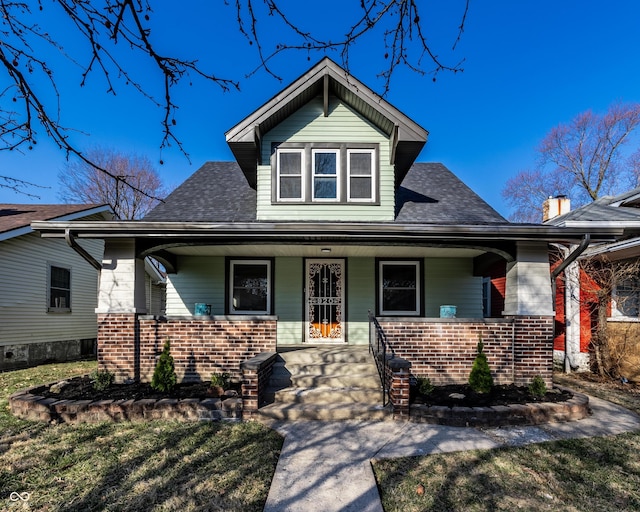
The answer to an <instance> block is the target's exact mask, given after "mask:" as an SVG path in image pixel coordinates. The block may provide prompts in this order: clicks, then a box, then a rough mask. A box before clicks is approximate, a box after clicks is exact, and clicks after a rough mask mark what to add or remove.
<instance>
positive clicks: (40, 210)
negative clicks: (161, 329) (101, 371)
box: [0, 204, 111, 370]
mask: <svg viewBox="0 0 640 512" xmlns="http://www.w3.org/2000/svg"><path fill="white" fill-rule="evenodd" d="M109 218H111V210H110V209H109V207H108V206H100V205H93V204H53V205H39V204H0V282H1V283H2V286H1V287H0V288H1V290H2V294H1V295H2V297H1V298H0V370H9V369H13V368H21V367H26V366H33V365H36V364H39V363H43V362H45V361H67V360H72V359H79V358H81V357H91V356H94V355H95V344H96V337H97V322H96V313H95V309H96V306H97V298H96V290H97V289H98V273H97V272H96V271H95V269H93V268H91V267H89V266H88V265H87V264H86V263H85V261H84V260H83V259H82V258H81V257H80V256H79V255H78V254H77V253H76V251H74V250H73V249H72V248H70V247H69V246H68V245H67V243H66V242H65V241H64V240H56V239H44V238H41V237H40V235H39V234H38V233H35V232H34V231H33V230H32V229H31V227H30V224H31V222H33V221H35V220H40V221H46V220H54V221H58V222H70V221H75V220H83V221H88V222H95V221H104V220H107V219H109ZM82 246H83V248H84V250H86V251H87V252H88V253H90V254H92V255H93V257H95V258H100V259H102V251H103V246H104V242H103V241H102V240H97V239H96V240H85V241H83V243H82Z"/></svg>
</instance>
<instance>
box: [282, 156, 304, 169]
mask: <svg viewBox="0 0 640 512" xmlns="http://www.w3.org/2000/svg"><path fill="white" fill-rule="evenodd" d="M301 171H302V153H299V152H295V153H289V152H286V153H280V174H300V173H301Z"/></svg>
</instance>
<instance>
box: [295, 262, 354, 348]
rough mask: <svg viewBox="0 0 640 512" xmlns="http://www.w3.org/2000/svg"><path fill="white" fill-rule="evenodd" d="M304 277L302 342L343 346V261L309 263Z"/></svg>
mask: <svg viewBox="0 0 640 512" xmlns="http://www.w3.org/2000/svg"><path fill="white" fill-rule="evenodd" d="M305 275H306V283H305V297H306V318H305V319H306V329H305V330H306V335H305V341H306V342H308V343H343V342H344V341H345V337H344V325H343V322H344V314H345V311H344V260H338V259H322V260H316V259H313V260H311V259H309V260H307V264H306V273H305Z"/></svg>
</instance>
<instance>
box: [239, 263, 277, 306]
mask: <svg viewBox="0 0 640 512" xmlns="http://www.w3.org/2000/svg"><path fill="white" fill-rule="evenodd" d="M267 274H268V269H267V265H266V264H260V263H259V264H239V263H236V264H235V265H234V266H233V310H235V311H267V294H268V291H269V290H268V275H267Z"/></svg>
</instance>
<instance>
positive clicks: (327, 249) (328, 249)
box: [320, 247, 331, 254]
mask: <svg viewBox="0 0 640 512" xmlns="http://www.w3.org/2000/svg"><path fill="white" fill-rule="evenodd" d="M320 252H323V253H325V254H328V253H330V252H331V247H323V248H322V249H320Z"/></svg>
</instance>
